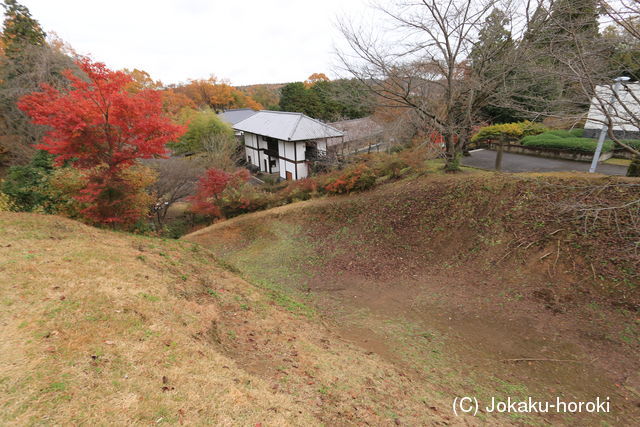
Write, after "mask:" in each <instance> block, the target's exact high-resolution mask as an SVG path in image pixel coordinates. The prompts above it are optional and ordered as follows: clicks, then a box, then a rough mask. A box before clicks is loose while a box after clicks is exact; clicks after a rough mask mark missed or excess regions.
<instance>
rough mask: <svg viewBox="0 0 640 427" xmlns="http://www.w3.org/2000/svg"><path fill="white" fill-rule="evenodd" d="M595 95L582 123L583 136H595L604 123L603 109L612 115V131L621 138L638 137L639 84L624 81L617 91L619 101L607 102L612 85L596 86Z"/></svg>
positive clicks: (639, 131) (639, 115)
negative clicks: (585, 119)
mask: <svg viewBox="0 0 640 427" xmlns="http://www.w3.org/2000/svg"><path fill="white" fill-rule="evenodd" d="M596 92H597V96H595V97H594V98H593V99H592V101H591V107H590V108H589V115H588V117H587V122H586V123H585V125H584V136H585V137H588V138H597V137H598V135H600V129H602V124H603V123H606V122H607V120H606V116H605V113H604V109H605V108H606V109H607V110H608V113H609V114H610V115H611V116H612V117H613V132H614V134H615V135H616V136H618V137H619V138H623V139H637V138H639V137H640V129H638V126H640V84H639V83H625V84H623V85H621V88H620V90H619V91H618V98H619V101H618V100H617V99H616V100H614V101H613V103H609V100H610V99H611V95H612V93H613V89H612V86H610V85H605V86H597V87H596ZM600 101H602V102H603V104H601V103H600Z"/></svg>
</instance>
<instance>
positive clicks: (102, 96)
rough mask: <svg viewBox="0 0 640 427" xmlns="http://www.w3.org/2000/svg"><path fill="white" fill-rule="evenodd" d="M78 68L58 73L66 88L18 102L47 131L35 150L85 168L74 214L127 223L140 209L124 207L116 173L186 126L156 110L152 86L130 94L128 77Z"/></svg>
mask: <svg viewBox="0 0 640 427" xmlns="http://www.w3.org/2000/svg"><path fill="white" fill-rule="evenodd" d="M77 65H78V67H79V68H80V69H81V70H82V72H83V73H84V75H83V76H77V75H75V74H74V73H73V72H72V71H71V70H66V71H65V72H64V75H65V77H66V78H67V79H68V80H69V82H70V86H69V89H68V90H58V89H56V88H53V87H51V86H49V85H46V84H44V85H42V92H34V93H31V94H28V95H26V96H24V97H22V98H21V99H20V101H19V102H18V107H19V108H20V109H21V110H22V111H24V112H25V113H26V114H28V115H29V116H30V117H31V119H32V121H33V122H34V123H35V124H40V125H45V126H47V127H48V128H49V129H48V131H47V133H46V135H45V136H44V137H43V139H42V143H40V144H38V145H37V146H36V148H39V149H42V150H46V151H48V152H49V153H51V154H54V155H55V156H56V162H57V164H58V165H60V164H63V163H65V162H68V163H70V164H71V165H72V166H73V167H75V168H78V169H83V170H86V171H87V175H88V181H87V186H86V187H85V188H84V189H83V190H82V191H81V194H79V195H78V199H79V200H81V201H82V202H84V203H87V205H88V207H87V208H86V209H84V210H83V211H82V213H83V214H84V215H85V217H87V218H88V219H90V220H91V221H93V222H96V223H102V224H118V223H124V224H127V223H131V222H133V221H135V220H136V219H137V218H139V216H140V214H141V212H140V208H139V207H138V208H136V209H128V208H127V205H128V203H129V201H130V197H131V194H129V192H130V191H132V189H133V188H134V187H135V185H129V184H128V182H127V179H126V177H125V176H124V174H123V173H122V172H123V170H125V169H126V168H128V167H130V166H132V165H133V164H135V163H136V161H137V160H138V159H146V158H152V157H159V156H163V155H164V154H165V152H166V150H165V144H166V143H167V142H169V141H173V140H176V139H177V138H179V137H180V136H181V135H182V134H183V133H184V132H185V131H186V129H185V128H184V127H183V126H178V125H176V124H174V123H172V122H171V120H170V119H169V118H168V117H166V116H165V115H164V114H163V111H162V97H161V94H160V93H159V92H158V91H155V90H141V91H140V92H137V93H130V92H128V91H127V90H126V88H127V87H128V85H129V84H130V83H131V82H132V79H131V77H130V76H129V75H127V74H125V73H123V72H120V71H112V70H110V69H108V68H107V67H106V66H105V65H104V64H102V63H99V62H92V61H91V60H89V59H87V58H85V59H82V60H80V61H78V62H77Z"/></svg>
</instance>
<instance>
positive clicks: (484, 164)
mask: <svg viewBox="0 0 640 427" xmlns="http://www.w3.org/2000/svg"><path fill="white" fill-rule="evenodd" d="M495 163H496V152H495V151H491V150H483V149H480V150H473V151H472V152H471V156H470V157H463V158H462V164H463V165H465V166H473V167H476V168H481V169H490V170H493V168H494V166H495ZM589 166H591V164H590V163H589V162H577V161H574V160H557V159H545V158H544V157H536V156H529V155H526V154H514V153H503V157H502V171H503V172H572V171H577V172H588V171H589ZM596 172H598V173H602V174H605V175H625V174H626V173H627V167H626V166H620V165H608V164H605V163H600V164H599V165H598V169H597V170H596Z"/></svg>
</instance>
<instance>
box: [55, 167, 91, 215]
mask: <svg viewBox="0 0 640 427" xmlns="http://www.w3.org/2000/svg"><path fill="white" fill-rule="evenodd" d="M87 181H88V177H87V174H86V173H85V172H84V171H81V170H79V169H75V168H58V169H56V170H55V171H54V172H53V173H52V174H51V178H50V179H49V186H50V188H49V191H50V193H49V194H50V195H51V199H52V200H53V209H54V210H55V211H56V212H57V213H59V214H61V215H64V216H66V217H69V218H80V217H81V212H82V210H83V209H86V208H87V207H88V206H87V204H85V203H81V202H80V201H78V200H77V199H76V197H75V196H76V195H77V194H79V193H80V191H81V190H82V189H83V188H85V187H86V186H87Z"/></svg>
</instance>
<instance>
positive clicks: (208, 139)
mask: <svg viewBox="0 0 640 427" xmlns="http://www.w3.org/2000/svg"><path fill="white" fill-rule="evenodd" d="M202 148H203V150H204V153H203V155H202V159H203V160H204V161H205V162H206V164H207V165H208V166H209V167H215V168H217V169H222V170H225V171H233V170H235V169H236V168H237V167H238V162H239V161H240V159H241V158H242V157H243V150H242V147H241V146H240V143H239V141H238V139H237V138H236V137H235V136H234V135H227V134H225V133H214V134H206V135H203V137H202Z"/></svg>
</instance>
